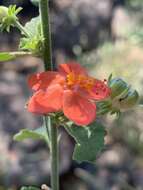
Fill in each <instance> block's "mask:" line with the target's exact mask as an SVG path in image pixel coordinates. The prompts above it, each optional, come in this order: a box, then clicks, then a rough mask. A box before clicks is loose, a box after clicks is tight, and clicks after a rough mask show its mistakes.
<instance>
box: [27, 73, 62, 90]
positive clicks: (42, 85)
mask: <svg viewBox="0 0 143 190" xmlns="http://www.w3.org/2000/svg"><path fill="white" fill-rule="evenodd" d="M64 80H65V79H64V77H63V76H62V75H60V74H59V73H58V72H55V71H46V72H42V73H37V74H33V75H30V76H29V78H28V85H29V86H30V87H31V88H32V89H33V90H35V91H37V90H40V89H42V90H45V89H46V88H47V87H48V86H49V85H52V84H62V83H64Z"/></svg>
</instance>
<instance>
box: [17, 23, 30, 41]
mask: <svg viewBox="0 0 143 190" xmlns="http://www.w3.org/2000/svg"><path fill="white" fill-rule="evenodd" d="M15 26H16V27H17V28H18V29H19V30H20V31H21V32H22V33H23V34H24V35H25V36H26V37H27V38H29V37H30V36H29V34H28V32H27V31H26V30H25V28H24V27H23V26H22V25H21V24H20V23H19V22H18V21H16V22H15Z"/></svg>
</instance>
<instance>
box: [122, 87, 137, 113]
mask: <svg viewBox="0 0 143 190" xmlns="http://www.w3.org/2000/svg"><path fill="white" fill-rule="evenodd" d="M138 101H139V94H138V92H137V91H136V90H130V91H129V92H128V95H127V96H126V97H124V98H120V99H119V102H120V108H121V109H122V110H128V109H131V108H133V107H134V106H135V105H137V103H138Z"/></svg>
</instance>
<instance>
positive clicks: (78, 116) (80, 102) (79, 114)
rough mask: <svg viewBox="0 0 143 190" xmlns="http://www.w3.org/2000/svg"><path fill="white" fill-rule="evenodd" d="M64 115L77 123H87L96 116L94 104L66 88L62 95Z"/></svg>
mask: <svg viewBox="0 0 143 190" xmlns="http://www.w3.org/2000/svg"><path fill="white" fill-rule="evenodd" d="M63 112H64V115H65V116H66V117H67V118H69V119H70V120H72V121H73V122H74V123H75V124H77V125H88V124H90V123H92V122H93V121H94V120H95V118H96V105H95V104H94V103H92V102H90V101H89V100H88V99H86V98H84V97H82V96H80V95H79V94H77V93H75V92H73V91H71V90H66V91H65V92H64V95H63Z"/></svg>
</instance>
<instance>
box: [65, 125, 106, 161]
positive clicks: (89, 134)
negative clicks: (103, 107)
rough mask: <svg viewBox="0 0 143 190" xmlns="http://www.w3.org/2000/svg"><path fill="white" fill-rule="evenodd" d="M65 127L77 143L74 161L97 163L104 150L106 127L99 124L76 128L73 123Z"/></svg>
mask: <svg viewBox="0 0 143 190" xmlns="http://www.w3.org/2000/svg"><path fill="white" fill-rule="evenodd" d="M64 127H65V129H66V130H67V132H68V133H69V134H70V135H71V136H72V137H73V138H74V139H75V141H76V145H75V149H74V153H73V159H74V160H76V161H78V162H83V161H87V162H95V160H96V158H97V156H98V155H99V154H100V152H101V150H102V149H103V148H104V137H105V135H106V131H105V128H104V126H103V125H102V124H101V123H98V122H94V123H92V124H90V125H88V126H76V125H74V124H73V123H72V122H68V123H67V124H66V125H65V126H64Z"/></svg>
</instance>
